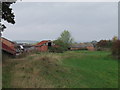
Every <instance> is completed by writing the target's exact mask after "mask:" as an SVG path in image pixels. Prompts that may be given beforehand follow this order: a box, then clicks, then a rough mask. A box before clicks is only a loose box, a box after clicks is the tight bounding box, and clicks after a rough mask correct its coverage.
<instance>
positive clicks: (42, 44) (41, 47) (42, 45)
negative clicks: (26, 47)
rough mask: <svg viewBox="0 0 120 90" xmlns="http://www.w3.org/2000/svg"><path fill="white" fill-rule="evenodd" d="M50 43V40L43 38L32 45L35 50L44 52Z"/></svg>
mask: <svg viewBox="0 0 120 90" xmlns="http://www.w3.org/2000/svg"><path fill="white" fill-rule="evenodd" d="M52 45H53V43H52V41H50V40H44V41H41V42H39V43H37V44H36V45H34V46H35V48H36V50H38V51H41V52H45V51H48V48H49V47H51V46H52Z"/></svg>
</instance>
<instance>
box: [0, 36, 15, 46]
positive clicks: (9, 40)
mask: <svg viewBox="0 0 120 90" xmlns="http://www.w3.org/2000/svg"><path fill="white" fill-rule="evenodd" d="M0 39H1V40H2V39H5V40H7V41H9V42H11V43H13V44H15V43H14V42H12V41H10V40H8V39H6V38H4V37H0Z"/></svg>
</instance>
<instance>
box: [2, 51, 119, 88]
mask: <svg viewBox="0 0 120 90" xmlns="http://www.w3.org/2000/svg"><path fill="white" fill-rule="evenodd" d="M10 87H13V88H15V87H17V88H117V87H118V61H117V60H114V59H113V58H112V57H111V56H110V52H105V51H93V52H92V51H67V52H65V53H35V54H32V55H29V56H27V57H25V58H20V59H13V60H9V61H6V62H5V64H3V88H10Z"/></svg>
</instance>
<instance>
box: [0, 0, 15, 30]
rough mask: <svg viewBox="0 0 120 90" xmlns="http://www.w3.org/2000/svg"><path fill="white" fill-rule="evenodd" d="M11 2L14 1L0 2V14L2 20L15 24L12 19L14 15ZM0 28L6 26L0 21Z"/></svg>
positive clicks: (2, 28)
mask: <svg viewBox="0 0 120 90" xmlns="http://www.w3.org/2000/svg"><path fill="white" fill-rule="evenodd" d="M14 1H16V0H14ZM13 3H15V2H0V13H1V15H0V16H1V18H2V19H3V20H4V21H7V22H8V23H11V24H15V20H14V17H15V15H14V13H13V12H12V8H11V7H10V6H11V4H13ZM0 28H1V31H3V30H4V29H5V28H6V26H5V25H4V24H2V23H0Z"/></svg>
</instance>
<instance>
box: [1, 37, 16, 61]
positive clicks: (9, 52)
mask: <svg viewBox="0 0 120 90" xmlns="http://www.w3.org/2000/svg"><path fill="white" fill-rule="evenodd" d="M0 40H1V45H2V59H5V58H6V57H13V56H15V55H16V49H15V43H14V42H12V41H10V40H8V39H6V38H3V37H1V38H0Z"/></svg>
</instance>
